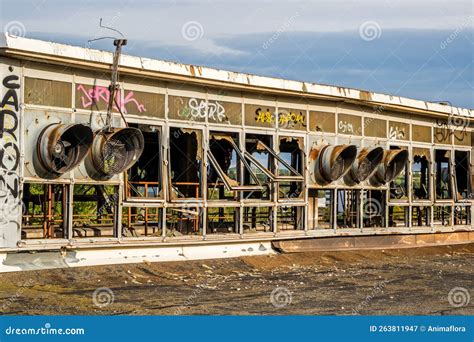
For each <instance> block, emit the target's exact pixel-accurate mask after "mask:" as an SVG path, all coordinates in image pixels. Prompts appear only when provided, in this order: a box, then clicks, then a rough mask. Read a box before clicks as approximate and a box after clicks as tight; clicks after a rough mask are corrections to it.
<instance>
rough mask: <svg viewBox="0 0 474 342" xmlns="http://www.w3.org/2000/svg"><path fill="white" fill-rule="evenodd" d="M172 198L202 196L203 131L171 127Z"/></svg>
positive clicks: (170, 172) (170, 170) (170, 180)
mask: <svg viewBox="0 0 474 342" xmlns="http://www.w3.org/2000/svg"><path fill="white" fill-rule="evenodd" d="M168 165H169V189H170V200H171V201H173V200H178V199H192V200H197V199H200V198H201V197H202V189H201V175H202V131H200V130H193V129H184V128H175V127H171V128H170V136H169V150H168Z"/></svg>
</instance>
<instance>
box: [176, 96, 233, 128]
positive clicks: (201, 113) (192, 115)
mask: <svg viewBox="0 0 474 342" xmlns="http://www.w3.org/2000/svg"><path fill="white" fill-rule="evenodd" d="M179 101H180V102H181V104H183V100H182V99H179ZM178 116H180V117H183V118H185V119H187V120H199V119H205V118H206V117H207V118H208V119H210V120H213V121H217V122H224V121H228V119H227V116H226V114H225V108H224V106H223V105H221V104H220V103H219V102H217V101H206V100H198V99H196V98H191V99H189V101H188V103H187V104H186V105H185V106H184V108H183V109H181V110H178Z"/></svg>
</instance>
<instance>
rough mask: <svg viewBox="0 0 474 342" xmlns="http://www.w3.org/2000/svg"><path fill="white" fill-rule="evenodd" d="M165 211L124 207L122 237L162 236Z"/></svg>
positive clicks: (144, 207)
mask: <svg viewBox="0 0 474 342" xmlns="http://www.w3.org/2000/svg"><path fill="white" fill-rule="evenodd" d="M162 217H163V209H161V208H149V207H146V206H143V207H123V209H122V236H124V237H140V236H155V237H159V236H162V221H163V220H162Z"/></svg>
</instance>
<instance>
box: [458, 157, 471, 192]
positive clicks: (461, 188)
mask: <svg viewBox="0 0 474 342" xmlns="http://www.w3.org/2000/svg"><path fill="white" fill-rule="evenodd" d="M454 169H455V170H456V171H455V174H454V176H455V179H456V182H455V184H456V199H457V200H458V201H460V200H465V199H469V198H471V197H472V196H471V184H470V183H471V182H470V174H471V171H470V160H469V152H467V151H454Z"/></svg>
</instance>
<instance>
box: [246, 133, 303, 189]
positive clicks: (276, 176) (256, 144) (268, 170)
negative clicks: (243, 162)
mask: <svg viewBox="0 0 474 342" xmlns="http://www.w3.org/2000/svg"><path fill="white" fill-rule="evenodd" d="M261 137H262V136H256V135H247V137H246V146H247V148H246V151H245V152H244V153H245V157H246V158H248V159H249V160H250V161H251V163H252V164H255V166H256V167H258V168H259V169H260V170H261V171H262V172H263V173H264V174H265V175H266V176H267V177H268V178H270V180H272V181H276V182H282V181H292V182H295V181H298V182H303V180H304V179H303V176H302V175H301V173H300V172H298V171H297V170H296V169H295V168H294V167H293V166H292V165H290V163H288V162H287V161H285V160H284V158H282V157H281V156H279V155H278V154H277V153H276V152H275V151H274V150H273V149H272V148H271V147H269V145H267V144H265V143H264V142H263V141H262V140H261ZM296 145H298V142H297V141H296ZM283 147H284V148H285V149H286V150H291V147H292V146H291V144H290V146H288V147H287V146H285V144H283ZM293 148H294V145H293ZM255 151H257V152H258V153H262V154H265V155H267V156H268V158H265V160H269V162H268V164H267V165H268V166H267V167H265V165H264V164H263V163H261V162H260V161H259V160H258V159H257V158H256V157H255V156H254V155H253V153H252V152H255ZM285 152H286V153H287V151H285ZM291 154H292V152H290V155H291ZM295 156H296V153H295ZM299 158H300V160H297V159H295V162H296V163H301V156H300V157H299ZM273 159H276V160H277V161H278V163H279V168H278V171H277V172H276V173H275V172H274V171H273V170H274V168H273V167H271V166H272V165H271V164H272V163H271V160H273ZM290 162H291V160H290ZM295 166H298V165H296V164H295ZM280 169H283V170H284V171H281V172H280Z"/></svg>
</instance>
